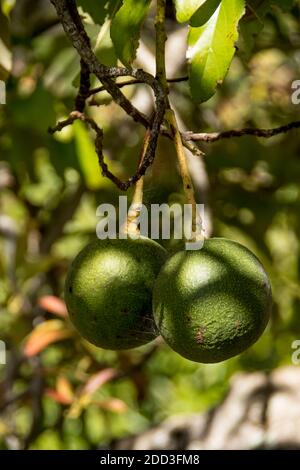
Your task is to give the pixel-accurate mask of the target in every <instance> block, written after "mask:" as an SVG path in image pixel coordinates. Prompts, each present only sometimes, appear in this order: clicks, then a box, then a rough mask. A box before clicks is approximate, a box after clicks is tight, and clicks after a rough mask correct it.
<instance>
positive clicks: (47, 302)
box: [38, 295, 68, 318]
mask: <svg viewBox="0 0 300 470" xmlns="http://www.w3.org/2000/svg"><path fill="white" fill-rule="evenodd" d="M38 305H39V307H41V308H42V309H44V310H46V311H47V312H50V313H53V314H54V315H57V316H58V317H62V318H67V316H68V312H67V307H66V304H65V302H64V301H63V300H61V299H59V298H58V297H55V296H54V295H44V296H43V297H41V298H40V299H39V300H38Z"/></svg>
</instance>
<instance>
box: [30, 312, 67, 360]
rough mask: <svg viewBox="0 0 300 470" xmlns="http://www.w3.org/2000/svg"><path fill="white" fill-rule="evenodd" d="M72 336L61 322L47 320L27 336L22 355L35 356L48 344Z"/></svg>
mask: <svg viewBox="0 0 300 470" xmlns="http://www.w3.org/2000/svg"><path fill="white" fill-rule="evenodd" d="M70 336H72V332H71V330H69V329H68V328H67V327H66V324H65V323H64V322H62V321H61V320H49V321H46V322H44V323H41V324H40V325H38V326H36V327H35V328H34V330H33V331H32V332H31V333H30V334H29V336H28V337H27V338H26V340H25V344H24V348H23V351H24V354H25V356H27V357H32V356H36V355H37V354H39V353H40V352H41V351H43V350H44V349H46V348H47V346H49V345H50V344H53V343H56V342H57V341H61V340H63V339H66V338H69V337H70Z"/></svg>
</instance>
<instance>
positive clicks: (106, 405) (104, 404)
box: [98, 398, 128, 414]
mask: <svg viewBox="0 0 300 470" xmlns="http://www.w3.org/2000/svg"><path fill="white" fill-rule="evenodd" d="M98 404H99V406H100V407H101V408H102V409H104V410H108V411H112V412H113V413H118V414H121V413H125V411H127V410H128V406H127V405H126V403H125V402H124V401H123V400H119V398H110V399H108V400H102V401H100V402H98Z"/></svg>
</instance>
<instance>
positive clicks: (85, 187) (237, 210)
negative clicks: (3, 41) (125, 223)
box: [0, 1, 300, 449]
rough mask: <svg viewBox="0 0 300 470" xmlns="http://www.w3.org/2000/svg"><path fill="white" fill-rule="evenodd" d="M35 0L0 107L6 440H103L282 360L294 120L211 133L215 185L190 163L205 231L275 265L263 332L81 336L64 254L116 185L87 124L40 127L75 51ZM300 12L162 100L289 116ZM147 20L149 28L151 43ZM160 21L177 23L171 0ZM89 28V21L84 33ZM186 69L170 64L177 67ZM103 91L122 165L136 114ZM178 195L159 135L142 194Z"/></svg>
mask: <svg viewBox="0 0 300 470" xmlns="http://www.w3.org/2000/svg"><path fill="white" fill-rule="evenodd" d="M4 3H6V2H4ZM8 3H9V2H8ZM34 3H36V2H34ZM90 3H92V2H90ZM30 5H31V8H32V2H30V1H20V2H17V3H16V6H15V8H14V10H13V12H12V20H11V21H12V22H11V38H10V41H11V44H12V51H13V57H14V60H13V69H12V72H11V75H10V78H9V80H8V82H7V105H5V106H1V108H0V155H1V157H0V158H1V161H0V190H1V193H0V339H1V340H3V341H5V343H6V345H7V359H8V364H7V365H5V366H3V365H2V366H0V381H1V383H0V411H1V416H0V448H8V447H10V448H11V447H12V448H20V447H23V446H25V447H29V448H32V449H46V448H50V449H91V448H99V447H103V446H107V445H109V443H110V442H111V441H112V440H114V439H118V438H120V437H123V436H128V435H130V434H134V433H139V432H141V431H143V430H145V429H147V428H148V427H149V426H151V425H153V424H154V423H159V422H160V421H161V420H162V419H164V418H166V417H168V416H170V415H174V414H176V413H183V412H192V411H199V412H200V411H203V410H206V409H208V408H209V407H211V406H213V405H215V404H217V403H218V402H219V401H220V400H221V399H222V397H223V396H224V394H225V393H226V390H227V389H228V386H229V379H230V377H231V376H232V374H234V373H236V372H237V371H240V370H263V371H266V372H268V371H269V370H271V369H273V368H275V367H278V366H279V365H280V364H283V363H290V362H291V354H292V349H291V344H292V342H293V341H294V340H295V339H298V338H299V337H300V322H299V305H300V300H299V299H300V284H299V268H300V245H299V233H300V222H299V220H300V219H299V211H300V159H299V153H300V136H299V132H297V131H293V132H291V133H289V134H286V135H281V136H278V137H275V138H273V139H271V140H262V139H256V138H254V137H244V138H242V139H229V140H226V141H222V142H219V143H216V144H210V145H208V144H207V145H206V147H205V148H204V150H205V151H206V157H205V159H204V163H205V167H204V168H203V169H201V171H202V173H203V174H202V176H201V178H200V180H201V181H205V180H206V178H207V179H208V182H209V185H208V186H207V185H206V184H204V183H203V186H201V184H200V183H199V178H198V176H199V175H197V174H194V175H193V176H194V177H195V182H196V189H197V192H198V193H199V194H201V195H202V196H203V197H205V203H206V204H207V206H208V207H209V209H210V214H211V218H212V226H213V234H214V235H216V236H226V237H229V238H232V239H235V240H237V241H240V242H242V243H244V244H245V245H247V246H248V247H249V248H250V249H252V250H253V251H254V252H255V253H256V254H257V255H258V257H259V258H260V259H261V260H262V262H263V263H264V265H265V267H266V269H267V271H268V273H269V275H270V277H271V281H272V285H273V292H274V309H273V318H272V322H271V324H270V326H269V328H268V331H267V332H266V333H265V334H264V335H263V337H262V338H261V340H260V341H259V342H258V343H257V344H256V345H255V346H254V347H253V348H251V349H250V350H248V351H247V352H245V353H244V354H242V355H241V356H239V357H236V358H234V359H232V360H230V361H227V362H225V363H221V364H216V365H199V364H195V363H192V362H189V361H187V360H185V359H183V358H181V357H180V356H179V355H177V354H176V353H174V352H173V351H171V350H170V349H169V348H168V347H167V346H166V345H164V344H159V345H158V346H155V347H154V346H153V345H148V346H145V347H143V348H140V349H137V350H134V351H129V352H110V351H103V350H100V349H97V348H95V347H93V346H91V345H90V344H88V343H87V342H85V341H83V340H82V339H81V338H80V337H79V336H78V334H77V333H76V332H75V331H74V329H73V328H72V326H71V325H70V324H69V322H68V320H67V318H66V317H65V310H64V306H63V304H61V303H57V299H62V292H63V283H64V279H65V275H66V271H67V269H68V266H69V264H70V262H71V260H72V259H73V257H74V256H75V255H76V254H77V252H78V251H79V249H80V248H81V247H82V246H83V245H84V244H85V243H87V242H88V241H89V240H91V239H93V238H95V236H96V235H95V228H96V224H97V222H98V220H97V218H96V208H97V206H98V205H99V204H100V203H102V202H106V203H109V202H110V203H113V204H117V202H118V196H119V194H120V193H119V191H118V190H117V189H116V188H115V187H114V186H113V185H112V183H111V182H110V181H108V180H106V179H105V178H103V177H102V176H101V174H100V171H99V169H98V164H97V157H96V155H95V152H94V149H93V145H92V142H93V140H92V139H93V135H92V134H90V132H89V131H88V130H87V128H86V127H85V126H84V125H83V124H78V125H76V126H73V127H70V128H67V129H65V130H64V131H62V132H61V133H57V134H55V135H54V136H51V135H49V134H48V133H47V128H48V127H49V126H53V125H54V124H55V122H56V121H58V120H59V119H62V118H64V117H66V116H67V115H68V113H69V112H70V110H72V107H73V100H74V97H75V94H76V88H75V86H74V85H76V84H78V76H79V60H78V57H77V56H76V54H75V52H74V51H73V50H72V48H71V47H70V45H69V43H68V42H67V39H66V37H65V36H64V34H63V32H62V30H61V28H60V27H59V26H58V25H57V22H56V19H55V15H54V10H53V8H52V7H51V5H50V2H43V1H40V2H39V5H38V7H36V8H35V12H34V13H32V14H30V15H29V16H28V12H30V11H32V10H30ZM99 15H102V16H103V12H101V11H100V10H99ZM102 16H101V18H102ZM299 17H300V8H299V6H298V3H297V4H296V5H295V6H294V8H293V9H292V10H291V11H290V12H287V13H284V14H283V13H282V12H281V11H279V10H277V9H276V8H275V9H273V10H272V11H271V12H270V13H269V14H267V16H266V18H265V25H264V29H263V30H262V31H261V32H260V35H259V36H258V38H257V39H256V40H255V44H254V48H253V49H252V52H251V53H249V52H248V55H249V59H248V60H247V61H246V60H245V56H244V55H243V54H242V53H241V54H240V55H239V56H237V57H236V58H235V59H234V62H233V64H232V67H231V69H230V72H229V75H228V77H227V79H226V81H225V82H224V86H223V87H222V88H221V89H220V90H219V91H218V93H217V94H216V95H215V96H214V97H213V98H212V99H211V100H210V101H208V102H207V103H205V104H204V105H202V106H201V107H199V106H196V105H194V104H193V103H192V101H191V99H190V95H189V90H188V86H187V84H186V83H180V84H173V85H172V86H171V101H172V103H174V104H175V103H176V111H177V112H178V114H179V115H180V117H181V119H182V122H183V123H184V125H185V126H186V128H187V129H193V130H201V131H206V130H207V131H209V130H223V129H231V128H240V127H244V126H251V127H263V128H265V127H275V126H277V125H281V124H284V123H287V122H289V121H292V120H296V119H297V118H298V116H299V107H298V106H295V105H293V104H292V103H291V93H292V91H291V83H292V81H293V80H296V79H297V78H299V73H300V71H299V64H300V62H299V57H300V56H299V52H300V30H299ZM1 21H2V20H1ZM152 21H153V20H152V18H151V17H150V18H149V19H148V20H146V24H145V28H144V29H145V31H144V32H143V35H144V36H143V40H144V41H145V42H146V43H147V44H149V43H150V39H151V36H150V37H149V35H151V34H152V29H151V22H152ZM168 23H169V28H170V35H171V31H172V28H175V23H174V14H173V13H171V14H170V18H169V19H168ZM97 28H98V26H96V25H93V24H90V31H89V32H90V34H91V35H92V30H93V29H94V30H95V31H98V29H99V28H98V29H97ZM176 28H177V27H176ZM102 33H103V37H104V40H103V42H101V43H100V45H99V48H100V49H101V47H102V53H103V57H104V58H106V59H105V60H108V62H109V61H111V60H114V61H115V58H113V55H112V53H111V52H112V45H111V42H110V40H109V35H108V36H107V35H106V32H105V31H103V29H102ZM105 35H106V36H105ZM147 35H148V36H147ZM96 36H97V37H98V33H97V34H96ZM105 37H107V39H105ZM149 53H151V51H149ZM99 54H101V52H99ZM172 60H173V59H172V57H168V58H167V62H168V64H170V63H171V62H172ZM182 63H183V61H182ZM185 73H186V70H185V66H184V65H182V66H179V67H178V70H177V71H176V75H178V76H179V75H184V74H185ZM141 90H143V87H141V86H140V85H138V86H135V87H128V88H127V89H126V91H125V93H126V95H127V96H128V97H129V98H130V99H135V98H136V97H137V96H138V95H139V93H141ZM145 93H146V94H145V95H144V96H145V97H147V92H145ZM97 99H98V101H99V103H100V104H101V106H100V107H95V106H93V107H91V108H90V110H89V112H90V113H91V115H92V116H93V117H94V118H95V119H96V120H97V122H99V123H100V125H101V127H102V128H103V129H104V133H105V142H104V143H105V147H104V148H105V158H106V161H107V163H108V165H109V166H110V168H112V170H113V171H114V172H116V173H117V174H118V175H119V176H121V177H124V178H125V177H128V176H130V175H131V174H132V173H133V171H134V169H135V166H136V163H137V160H138V155H139V149H140V145H141V141H142V135H143V129H142V128H141V126H139V125H137V124H134V123H132V122H131V121H130V120H129V118H127V117H124V115H123V112H122V111H120V110H119V108H118V107H117V106H116V105H115V104H114V103H111V102H110V99H109V97H108V95H106V93H103V94H101V95H99V97H97ZM145 99H146V98H145ZM150 110H151V108H150ZM192 158H193V159H197V157H192ZM196 168H198V167H196ZM201 168H202V167H201ZM199 171H200V170H199ZM131 194H132V192H131V191H129V196H130V197H131ZM174 200H182V189H181V183H180V179H179V176H178V173H177V168H176V161H175V155H174V149H173V147H172V144H171V143H170V141H168V140H166V139H164V138H161V140H160V143H159V148H158V152H157V157H156V161H155V163H154V165H153V167H152V168H151V169H150V171H149V172H148V174H147V177H146V190H145V202H146V203H147V204H151V203H162V202H170V201H174ZM199 202H202V200H201V201H200V200H199ZM163 243H164V244H166V245H167V243H166V242H165V241H164V242H163ZM171 249H173V248H172V246H171ZM49 296H52V297H49ZM53 297H54V299H53ZM53 321H54V323H53ZM42 325H43V328H42V330H41V329H40V327H41V326H42ZM33 331H34V332H35V335H33V333H32V332H33ZM41 331H42V333H41ZM30 335H31V336H30ZM28 338H29V339H30V341H31V342H28V341H29V340H28ZM119 372H121V373H122V374H121V376H115V375H114V374H118V373H119ZM101 374H102V375H101Z"/></svg>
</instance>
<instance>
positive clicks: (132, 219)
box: [122, 129, 150, 235]
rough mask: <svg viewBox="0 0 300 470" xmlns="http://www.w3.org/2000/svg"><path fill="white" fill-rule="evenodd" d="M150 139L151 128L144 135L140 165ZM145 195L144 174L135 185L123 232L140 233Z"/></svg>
mask: <svg viewBox="0 0 300 470" xmlns="http://www.w3.org/2000/svg"><path fill="white" fill-rule="evenodd" d="M149 140H150V129H147V130H146V133H145V136H144V142H143V147H142V150H141V156H140V161H139V167H140V166H141V164H142V163H143V160H144V157H145V154H146V151H147V147H148V144H149ZM143 195H144V177H143V176H142V178H140V179H139V180H138V181H137V183H136V185H135V188H134V193H133V198H132V201H131V206H130V209H129V212H128V216H127V220H126V222H125V226H124V227H123V229H122V231H123V233H127V234H132V235H139V234H140V230H139V227H138V225H139V222H138V217H139V215H140V212H141V207H142V204H143Z"/></svg>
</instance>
